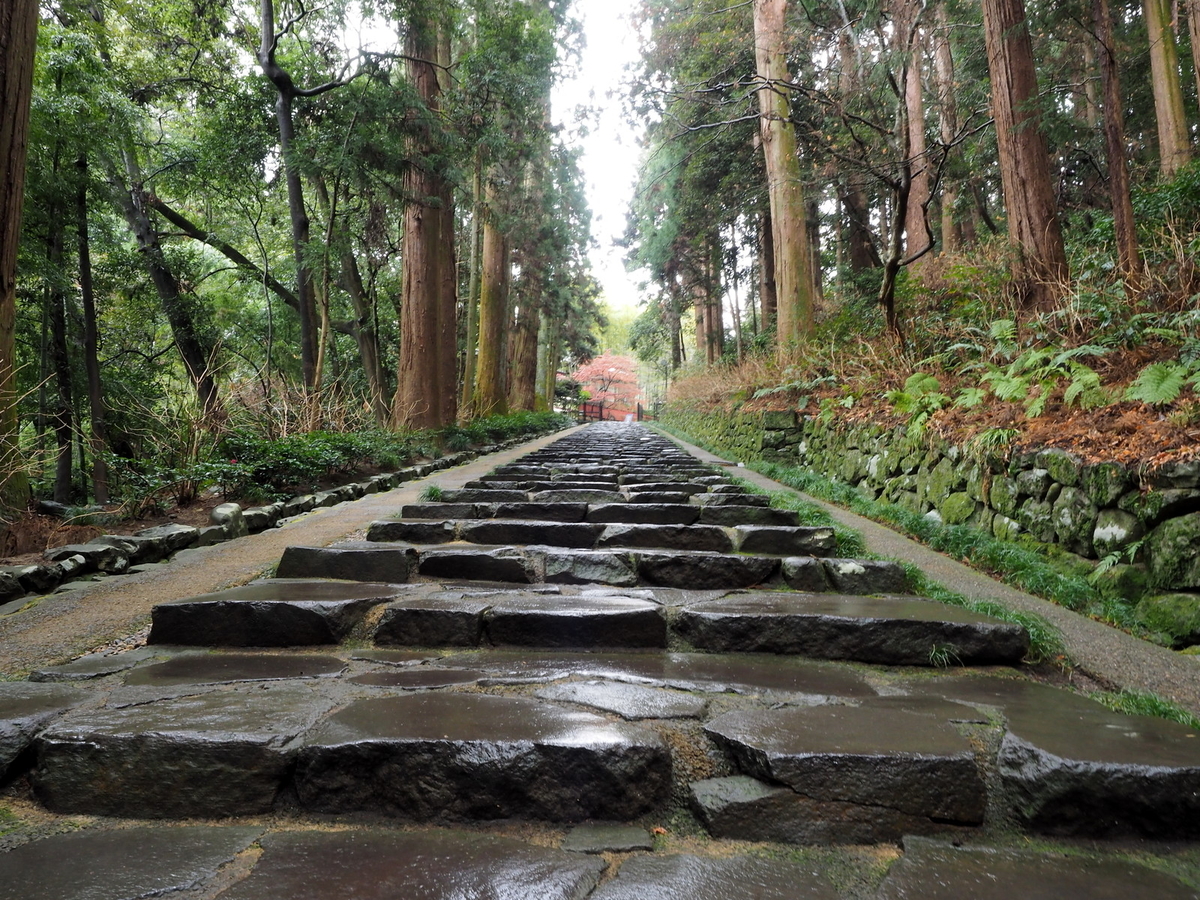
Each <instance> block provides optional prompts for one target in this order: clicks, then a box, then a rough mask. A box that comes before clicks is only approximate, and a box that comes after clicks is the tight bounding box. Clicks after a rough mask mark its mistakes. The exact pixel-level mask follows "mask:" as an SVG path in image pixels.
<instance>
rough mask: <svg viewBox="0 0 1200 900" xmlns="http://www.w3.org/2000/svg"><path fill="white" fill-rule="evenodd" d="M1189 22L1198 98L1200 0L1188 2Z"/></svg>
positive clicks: (1199, 95)
mask: <svg viewBox="0 0 1200 900" xmlns="http://www.w3.org/2000/svg"><path fill="white" fill-rule="evenodd" d="M1187 20H1188V35H1189V37H1190V38H1191V41H1190V43H1191V45H1192V72H1193V73H1194V74H1195V76H1196V96H1197V97H1200V0H1187Z"/></svg>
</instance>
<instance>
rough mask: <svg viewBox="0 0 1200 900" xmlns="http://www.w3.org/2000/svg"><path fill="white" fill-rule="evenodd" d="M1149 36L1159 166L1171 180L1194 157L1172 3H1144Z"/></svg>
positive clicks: (1164, 0) (1146, 0)
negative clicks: (1184, 105)
mask: <svg viewBox="0 0 1200 900" xmlns="http://www.w3.org/2000/svg"><path fill="white" fill-rule="evenodd" d="M1142 8H1143V10H1144V12H1145V16H1146V34H1147V37H1148V38H1149V41H1150V75H1151V78H1152V80H1153V87H1154V114H1155V116H1156V117H1157V119H1158V166H1159V172H1160V173H1161V175H1162V177H1163V178H1171V177H1172V176H1174V174H1175V173H1176V172H1178V171H1179V169H1180V168H1181V167H1182V166H1185V165H1187V163H1188V161H1189V160H1190V159H1191V158H1192V151H1191V146H1190V145H1189V143H1188V129H1187V117H1186V115H1185V113H1184V109H1183V90H1182V88H1181V87H1180V84H1179V52H1178V50H1177V49H1176V47H1175V32H1174V29H1172V27H1171V25H1172V15H1171V10H1172V7H1171V0H1142Z"/></svg>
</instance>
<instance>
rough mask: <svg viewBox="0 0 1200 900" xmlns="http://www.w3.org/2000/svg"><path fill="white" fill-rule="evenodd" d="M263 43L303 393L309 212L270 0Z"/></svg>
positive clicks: (308, 346)
mask: <svg viewBox="0 0 1200 900" xmlns="http://www.w3.org/2000/svg"><path fill="white" fill-rule="evenodd" d="M260 13H261V23H260V25H261V33H262V44H261V46H260V47H259V49H258V62H259V65H260V66H262V70H263V75H265V76H266V77H267V79H268V80H269V81H270V82H271V83H272V84H273V85H274V86H275V90H276V92H277V96H276V98H275V119H276V122H277V123H278V126H279V152H280V155H281V156H282V157H283V171H284V181H285V183H286V185H287V196H288V218H289V219H290V221H291V226H292V255H293V257H294V259H295V264H296V297H297V300H298V301H299V309H298V310H297V312H298V313H299V317H300V368H301V371H302V377H303V379H304V387H305V390H306V391H310V390H313V389H315V388H316V375H317V320H316V308H315V303H314V300H313V297H314V291H313V278H312V269H311V268H310V267H309V264H308V258H307V248H308V242H309V237H310V236H309V221H308V213H307V212H306V211H305V209H304V186H303V184H302V183H301V181H300V168H299V166H297V164H296V160H295V159H294V158H293V157H294V153H295V151H294V149H293V145H294V143H295V137H296V129H295V123H294V120H293V117H292V104H293V101H294V100H295V99H296V97H298V96H300V95H301V92H300V91H299V90H298V89H297V88H296V85H295V83H294V82H293V81H292V77H291V75H289V74H288V72H287V71H285V70H284V69H283V68H282V67H281V66H280V65H279V63H278V62H277V60H276V59H275V47H276V42H277V41H278V40H279V35H278V34H277V33H276V31H275V7H274V4H273V2H272V0H261V5H260Z"/></svg>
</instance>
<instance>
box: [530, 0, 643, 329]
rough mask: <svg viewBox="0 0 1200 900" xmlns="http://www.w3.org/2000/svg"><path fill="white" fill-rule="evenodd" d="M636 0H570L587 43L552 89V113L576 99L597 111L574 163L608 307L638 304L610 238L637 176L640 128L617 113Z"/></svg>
mask: <svg viewBox="0 0 1200 900" xmlns="http://www.w3.org/2000/svg"><path fill="white" fill-rule="evenodd" d="M634 3H635V0H575V3H574V12H575V15H576V16H577V17H578V18H579V19H581V20H582V21H583V27H584V33H585V34H586V35H587V47H586V49H585V50H584V52H583V60H582V62H581V64H580V66H579V68H578V72H577V73H576V75H575V77H573V78H572V79H570V80H569V81H566V82H563V83H560V84H559V85H558V86H557V87H556V88H555V91H554V95H553V101H552V103H553V112H554V117H555V119H556V120H557V121H558V122H560V123H563V124H567V125H568V126H569V125H570V123H571V122H572V121H573V120H574V117H575V109H576V107H577V106H579V105H589V104H590V105H593V106H594V107H596V110H597V116H598V117H597V119H596V120H594V121H592V122H591V123H590V126H591V127H590V132H589V134H588V136H587V137H585V138H583V139H582V141H581V143H582V146H583V150H584V153H583V159H582V160H581V165H582V168H583V173H584V176H585V178H586V179H587V194H588V202H589V205H590V206H591V208H592V235H593V237H594V238H595V240H596V244H597V246H596V248H595V249H594V250H592V253H591V259H592V268H593V271H594V272H595V274H596V277H597V278H598V279H599V281H600V283H601V285H603V287H604V293H605V300H606V301H607V302H608V304H609V305H610V306H612V307H614V308H621V307H634V306H636V305H637V301H638V294H637V290H638V288H637V279H636V278H635V277H633V276H630V275H628V274H627V273H626V272H625V266H624V264H623V263H622V261H621V257H622V251H621V249H620V248H618V247H614V246H613V241H614V240H616V239H618V238H620V236H621V235H622V234H623V233H624V231H625V211H626V209H627V208H628V206H629V200H630V197H632V196H633V185H634V181H635V180H636V178H637V165H638V157H639V153H640V148H639V147H638V141H639V140H640V139H641V136H642V129H640V128H637V129H634V128H631V127H630V126H629V124H628V123H626V122H625V121H624V119H623V118H622V115H621V106H622V104H621V94H622V92H623V90H624V86H623V82H624V79H625V77H626V76H625V68H626V66H627V65H628V64H629V63H631V62H633V61H634V60H635V59H636V58H637V54H638V42H637V36H636V35H635V34H634V31H633V28H632V26H631V25H630V23H629V14H630V11H631V10H632V9H633V7H634Z"/></svg>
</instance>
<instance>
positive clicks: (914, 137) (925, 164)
mask: <svg viewBox="0 0 1200 900" xmlns="http://www.w3.org/2000/svg"><path fill="white" fill-rule="evenodd" d="M902 5H903V7H904V16H903V19H902V21H901V22H900V23H897V27H896V33H897V39H898V41H899V46H898V47H897V50H898V51H899V53H900V59H901V69H900V72H901V81H902V83H903V85H904V97H903V100H902V102H903V103H904V112H905V119H906V126H907V127H906V132H907V147H906V148H905V151H904V152H905V156H906V157H907V164H908V167H909V171H910V176H909V180H910V187H909V195H908V205H907V212H906V215H905V220H904V255H905V256H906V257H915V256H916V255H917V254H918V253H921V252H922V251H925V250H927V249H928V248H929V245H930V238H929V229H928V228H927V225H926V222H927V219H928V214H929V201H930V178H929V155H928V148H927V146H926V143H925V95H924V90H923V89H922V82H921V69H922V62H923V60H924V54H923V53H922V49H921V42H922V36H921V24H920V21H919V18H920V13H921V8H920V7H921V4H919V3H914V2H913V0H903V2H902Z"/></svg>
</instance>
